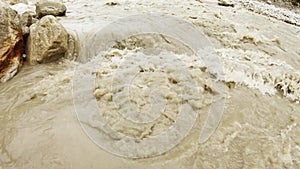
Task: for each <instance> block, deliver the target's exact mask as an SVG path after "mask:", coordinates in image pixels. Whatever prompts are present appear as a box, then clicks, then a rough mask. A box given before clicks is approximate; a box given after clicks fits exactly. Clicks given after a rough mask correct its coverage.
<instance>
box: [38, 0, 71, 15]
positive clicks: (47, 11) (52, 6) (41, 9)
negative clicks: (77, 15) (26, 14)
mask: <svg viewBox="0 0 300 169" xmlns="http://www.w3.org/2000/svg"><path fill="white" fill-rule="evenodd" d="M35 11H36V15H37V17H38V18H41V17H43V16H46V15H53V16H64V15H65V14H66V11H67V8H66V6H65V5H64V4H63V3H62V2H60V1H42V2H38V3H37V4H36V10H35Z"/></svg>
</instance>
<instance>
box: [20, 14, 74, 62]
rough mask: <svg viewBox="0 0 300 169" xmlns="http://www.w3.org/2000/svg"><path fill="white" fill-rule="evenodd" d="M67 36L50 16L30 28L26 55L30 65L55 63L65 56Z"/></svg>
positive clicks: (63, 29) (62, 28)
mask: <svg viewBox="0 0 300 169" xmlns="http://www.w3.org/2000/svg"><path fill="white" fill-rule="evenodd" d="M68 38H69V34H68V32H67V31H66V29H65V28H64V27H63V26H62V25H61V24H60V23H59V22H58V20H57V19H56V18H55V17H54V16H51V15H48V16H45V17H43V18H42V19H41V20H40V21H39V22H38V23H36V24H33V25H31V26H30V34H29V36H28V39H27V45H26V54H27V59H28V61H29V63H30V64H32V65H33V64H37V63H47V62H52V61H55V60H57V59H59V58H61V57H63V56H64V55H65V53H66V52H67V49H68Z"/></svg>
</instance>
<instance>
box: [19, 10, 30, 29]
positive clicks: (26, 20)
mask: <svg viewBox="0 0 300 169" xmlns="http://www.w3.org/2000/svg"><path fill="white" fill-rule="evenodd" d="M32 18H33V14H32V13H31V12H24V13H23V14H22V15H21V24H22V26H27V27H29V26H30V25H31V24H32Z"/></svg>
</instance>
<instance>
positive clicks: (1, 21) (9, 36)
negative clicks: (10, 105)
mask: <svg viewBox="0 0 300 169" xmlns="http://www.w3.org/2000/svg"><path fill="white" fill-rule="evenodd" d="M0 14H1V15H0V82H6V81H8V80H9V79H11V78H12V77H13V76H14V75H15V74H16V73H17V72H18V71H19V69H20V68H21V66H22V64H23V57H22V54H23V51H24V42H23V36H22V28H21V24H20V20H19V16H18V13H17V12H16V11H14V10H12V9H11V8H9V7H8V6H7V4H5V3H3V2H1V1H0Z"/></svg>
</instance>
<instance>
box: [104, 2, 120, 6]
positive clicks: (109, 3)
mask: <svg viewBox="0 0 300 169" xmlns="http://www.w3.org/2000/svg"><path fill="white" fill-rule="evenodd" d="M105 5H108V6H116V5H120V4H119V3H118V2H106V3H105Z"/></svg>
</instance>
